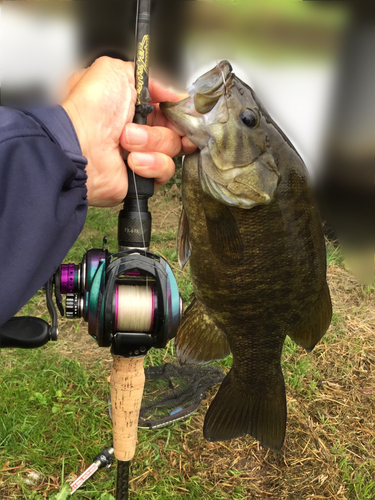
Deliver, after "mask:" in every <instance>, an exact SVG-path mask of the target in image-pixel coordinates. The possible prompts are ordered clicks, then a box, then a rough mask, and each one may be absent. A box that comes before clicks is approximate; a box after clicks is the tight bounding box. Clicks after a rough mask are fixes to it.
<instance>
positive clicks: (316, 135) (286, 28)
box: [0, 0, 375, 282]
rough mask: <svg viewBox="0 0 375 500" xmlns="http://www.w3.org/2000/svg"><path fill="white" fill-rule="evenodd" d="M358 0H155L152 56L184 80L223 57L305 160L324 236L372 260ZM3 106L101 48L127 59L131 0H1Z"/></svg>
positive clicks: (47, 93) (370, 150)
mask: <svg viewBox="0 0 375 500" xmlns="http://www.w3.org/2000/svg"><path fill="white" fill-rule="evenodd" d="M362 8H363V7H360V6H358V5H357V4H356V3H348V2H347V3H339V2H290V1H268V2H260V1H257V0H246V1H237V2H236V1H234V2H233V1H229V0H228V1H225V0H222V1H221V2H218V1H189V0H154V1H153V7H152V29H151V37H152V40H151V58H150V59H151V64H152V67H153V68H152V69H153V71H154V74H155V73H160V72H161V73H163V74H164V75H166V77H167V78H168V80H169V81H170V82H172V83H173V84H174V85H177V86H180V87H187V86H189V85H190V84H191V83H192V82H193V81H194V80H195V79H196V78H197V77H198V76H199V75H200V74H202V73H203V72H204V71H206V70H208V69H210V68H211V67H213V66H214V65H215V64H216V63H217V62H219V61H220V60H222V59H228V60H229V61H230V62H231V64H232V66H233V68H234V71H235V73H236V74H237V75H238V76H239V77H240V78H241V79H242V80H244V81H245V82H246V83H248V84H249V85H250V86H251V87H253V89H254V90H255V92H256V93H257V94H258V96H259V98H260V100H261V101H262V102H263V104H264V106H265V107H266V109H267V110H268V111H269V113H270V115H271V116H272V117H273V119H274V120H275V121H276V122H277V123H278V125H279V126H280V127H281V128H282V129H283V130H284V132H285V133H286V135H287V136H288V137H289V138H290V140H291V141H292V143H293V144H294V145H295V146H296V149H297V150H298V151H299V153H300V154H301V156H302V157H303V159H304V161H305V163H306V166H307V168H308V170H309V172H310V176H311V178H312V181H313V183H314V186H315V189H316V193H317V197H318V200H319V205H320V209H321V212H322V217H323V219H324V221H325V227H326V233H327V235H328V236H329V237H330V238H331V239H333V240H336V239H338V240H339V241H340V243H341V245H342V247H343V248H344V251H345V253H346V257H347V261H348V263H349V265H350V267H351V269H352V270H353V272H354V273H355V274H356V276H357V277H358V278H359V279H360V280H361V281H364V282H369V281H372V279H373V268H374V223H373V219H374V215H373V214H374V146H373V144H374V137H375V124H374V120H375V118H374V117H375V99H374V89H375V68H374V64H373V61H372V47H371V43H373V36H374V35H373V27H372V26H371V23H370V21H369V19H370V17H369V16H368V13H367V12H366V11H363V10H361V9H362ZM0 9H1V18H0V19H1V21H0V23H1V24H0V46H1V47H2V51H1V54H0V77H1V104H2V105H6V106H14V107H34V106H42V105H43V106H45V105H49V104H53V103H57V102H59V101H60V100H61V99H62V96H63V95H64V84H65V82H66V80H67V79H68V77H69V76H70V74H71V73H72V72H73V71H75V70H76V69H79V68H81V67H83V66H87V65H89V64H90V63H91V62H92V61H93V60H95V58H96V57H98V56H100V55H104V54H107V55H110V56H112V57H119V58H122V59H125V60H132V59H133V52H134V43H133V41H134V21H135V12H136V2H135V0H134V1H133V0H128V1H124V2H118V1H114V0H109V1H107V2H101V1H96V0H90V1H88V0H87V1H85V0H83V1H80V2H57V1H56V2H55V1H45V2H38V1H35V2H34V1H30V2H29V1H18V2H10V1H9V2H8V1H6V2H2V4H1V6H0Z"/></svg>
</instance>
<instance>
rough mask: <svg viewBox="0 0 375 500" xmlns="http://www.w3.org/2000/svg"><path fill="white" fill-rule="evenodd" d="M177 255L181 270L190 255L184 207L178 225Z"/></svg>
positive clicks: (187, 223) (187, 225)
mask: <svg viewBox="0 0 375 500" xmlns="http://www.w3.org/2000/svg"><path fill="white" fill-rule="evenodd" d="M177 253H178V263H179V265H180V267H181V269H183V268H184V267H185V265H186V263H187V261H188V260H189V258H190V254H191V245H190V240H189V220H188V218H187V215H186V212H185V209H184V207H182V211H181V215H180V223H179V227H178V236H177Z"/></svg>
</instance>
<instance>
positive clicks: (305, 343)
mask: <svg viewBox="0 0 375 500" xmlns="http://www.w3.org/2000/svg"><path fill="white" fill-rule="evenodd" d="M331 318H332V303H331V297H330V294H329V288H328V285H325V287H324V290H323V291H322V293H321V295H320V296H319V299H318V300H317V303H316V306H315V307H313V308H311V310H310V311H309V314H308V316H307V317H305V318H304V321H303V322H302V323H299V324H298V326H297V328H295V330H294V331H292V332H289V333H288V335H289V337H290V338H291V339H292V340H293V341H294V342H295V343H296V344H298V345H300V346H301V347H303V348H304V349H306V351H308V352H310V351H312V350H313V349H314V347H315V345H316V344H317V343H318V342H319V340H320V339H321V338H322V337H323V335H324V334H325V333H326V331H327V329H328V327H329V325H330V323H331Z"/></svg>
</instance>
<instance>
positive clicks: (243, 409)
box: [203, 368, 287, 451]
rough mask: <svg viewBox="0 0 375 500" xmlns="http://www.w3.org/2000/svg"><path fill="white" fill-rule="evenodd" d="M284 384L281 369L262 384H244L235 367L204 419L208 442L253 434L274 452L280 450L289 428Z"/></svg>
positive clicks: (205, 434) (204, 431) (223, 383)
mask: <svg viewBox="0 0 375 500" xmlns="http://www.w3.org/2000/svg"><path fill="white" fill-rule="evenodd" d="M286 415H287V411H286V397H285V385H284V379H283V375H282V372H281V368H280V372H279V374H277V376H275V377H273V378H267V380H265V381H263V383H262V384H261V386H260V384H255V383H254V384H253V385H249V386H246V385H245V386H244V384H243V383H242V384H241V383H238V382H237V381H236V379H235V376H234V372H233V369H232V370H231V371H230V372H229V373H228V375H227V376H226V377H225V379H224V381H223V382H222V384H221V386H220V388H219V390H218V393H217V394H216V396H215V398H214V400H213V401H212V403H211V405H210V407H209V409H208V411H207V414H206V418H205V421H204V428H203V433H204V437H205V438H206V439H207V440H208V441H226V440H230V439H235V438H238V437H241V436H245V435H246V434H250V435H251V436H253V437H254V438H255V439H257V440H259V441H260V443H261V444H262V445H263V446H265V447H267V448H271V449H273V450H275V451H278V450H280V448H281V447H282V445H283V442H284V438H285V429H286Z"/></svg>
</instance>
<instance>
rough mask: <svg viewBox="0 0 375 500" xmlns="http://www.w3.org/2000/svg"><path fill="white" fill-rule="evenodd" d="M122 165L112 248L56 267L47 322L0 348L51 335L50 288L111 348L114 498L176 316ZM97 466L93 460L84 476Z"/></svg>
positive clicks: (144, 51)
mask: <svg viewBox="0 0 375 500" xmlns="http://www.w3.org/2000/svg"><path fill="white" fill-rule="evenodd" d="M150 10H151V0H137V14H136V30H135V33H136V50H135V85H136V90H137V101H136V108H135V116H134V123H138V124H143V125H144V124H146V123H147V116H148V114H149V113H150V112H151V111H152V109H153V107H152V106H150V105H149V101H150V95H149V92H148V68H149V44H150V38H149V31H150ZM127 170H128V180H129V188H128V194H127V196H126V198H125V200H124V202H123V203H124V205H123V208H122V210H121V211H120V213H119V217H118V252H117V253H113V254H111V253H109V251H108V249H107V248H106V242H107V239H106V238H104V239H103V247H102V248H92V249H89V250H88V251H87V252H86V253H85V254H84V256H83V259H82V261H81V263H80V264H74V263H68V264H62V265H61V266H60V268H59V269H58V271H57V272H56V273H55V274H54V275H53V276H52V278H51V279H50V280H49V281H48V283H47V284H46V301H47V306H48V310H49V313H50V315H51V325H49V324H48V323H47V322H46V321H44V320H42V319H40V318H34V317H18V318H12V319H11V320H10V321H8V322H7V323H5V325H3V326H2V327H1V328H0V343H1V347H2V348H4V347H19V348H24V349H31V348H36V347H40V346H42V345H44V344H46V343H47V342H48V341H49V340H57V336H58V314H57V310H56V307H55V304H54V301H53V297H52V296H53V294H54V297H55V302H56V304H57V307H58V309H59V312H60V314H61V315H64V313H65V315H66V317H67V318H71V319H74V318H80V317H83V318H84V320H85V321H86V322H87V323H88V333H89V334H90V335H91V336H92V337H93V338H94V339H95V340H96V341H97V343H98V345H99V346H100V347H110V348H111V353H112V356H113V369H112V373H111V406H112V421H113V452H114V455H115V457H116V459H117V461H118V467H117V489H116V500H126V499H127V498H128V488H129V464H130V461H131V460H132V458H133V457H134V454H135V449H136V443H137V427H138V418H139V411H140V407H141V402H142V394H143V388H144V383H145V373H144V368H143V360H144V357H145V355H146V354H147V352H148V350H149V349H150V348H151V347H155V348H163V347H165V346H166V344H167V343H168V341H169V340H170V339H171V338H173V337H174V336H175V335H176V333H177V328H178V326H179V324H180V318H181V315H182V301H181V297H180V294H179V292H178V287H177V282H176V279H175V277H174V275H173V272H172V269H171V267H170V266H169V264H168V262H167V261H166V260H165V259H163V258H162V257H160V256H158V255H156V254H153V253H151V252H150V251H149V245H150V239H151V213H150V212H149V210H148V199H149V198H150V197H151V196H152V195H153V192H154V180H153V179H145V178H143V177H139V176H137V175H135V174H134V172H133V171H132V170H131V169H129V167H128V166H127ZM63 295H65V296H66V300H65V311H64V306H63ZM107 465H108V464H107ZM99 466H100V464H99V462H98V460H96V459H94V463H93V465H92V467H91V468H90V470H89V472H88V475H87V474H86V476H85V477H88V476H89V475H90V473H93V472H94V470H96V468H98V467H99ZM78 479H80V480H81V477H80V478H78ZM77 481H78V480H77ZM82 482H83V481H82ZM82 482H81V483H80V481H78V482H77V484H76V485H75V486H77V487H78V483H80V484H82Z"/></svg>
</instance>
